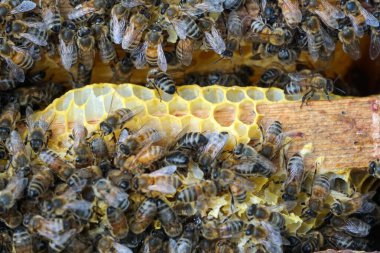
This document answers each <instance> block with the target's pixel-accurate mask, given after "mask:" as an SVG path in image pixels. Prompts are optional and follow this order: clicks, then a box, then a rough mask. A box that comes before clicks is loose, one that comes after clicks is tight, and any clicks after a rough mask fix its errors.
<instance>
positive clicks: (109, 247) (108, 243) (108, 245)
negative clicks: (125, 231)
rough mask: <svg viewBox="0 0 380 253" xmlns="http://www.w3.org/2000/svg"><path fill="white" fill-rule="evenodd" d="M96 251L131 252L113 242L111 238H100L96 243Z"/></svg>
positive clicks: (103, 252)
mask: <svg viewBox="0 0 380 253" xmlns="http://www.w3.org/2000/svg"><path fill="white" fill-rule="evenodd" d="M97 250H98V251H99V253H109V252H122V253H132V252H133V251H132V250H131V249H130V248H128V247H127V246H125V245H123V244H120V243H118V242H116V241H115V239H114V238H113V237H112V236H109V235H108V236H102V237H101V238H100V240H98V242H97Z"/></svg>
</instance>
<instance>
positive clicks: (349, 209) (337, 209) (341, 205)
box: [330, 192, 375, 216]
mask: <svg viewBox="0 0 380 253" xmlns="http://www.w3.org/2000/svg"><path fill="white" fill-rule="evenodd" d="M374 195H375V192H368V193H365V194H359V196H354V197H352V198H350V199H348V200H336V201H335V202H334V203H332V205H331V207H330V211H331V212H332V213H333V214H334V215H336V216H347V215H350V214H353V213H370V212H372V211H373V210H374V207H375V206H374V205H373V204H372V203H371V202H369V199H371V198H372V197H373V196H374Z"/></svg>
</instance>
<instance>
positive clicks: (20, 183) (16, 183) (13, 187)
mask: <svg viewBox="0 0 380 253" xmlns="http://www.w3.org/2000/svg"><path fill="white" fill-rule="evenodd" d="M27 185H28V179H27V178H24V177H23V178H19V177H15V178H13V179H12V180H11V182H9V184H8V185H7V187H6V189H7V190H9V191H11V192H12V194H13V196H14V197H15V198H18V197H19V196H20V195H21V194H22V192H23V191H24V189H25V187H26V186H27Z"/></svg>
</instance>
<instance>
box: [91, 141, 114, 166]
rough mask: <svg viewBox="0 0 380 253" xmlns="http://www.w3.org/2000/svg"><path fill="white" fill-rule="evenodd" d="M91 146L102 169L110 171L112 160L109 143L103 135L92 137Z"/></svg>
mask: <svg viewBox="0 0 380 253" xmlns="http://www.w3.org/2000/svg"><path fill="white" fill-rule="evenodd" d="M90 147H91V151H92V154H93V155H94V158H95V162H96V164H97V165H98V166H99V167H100V169H101V170H102V171H108V170H109V169H110V168H111V161H110V160H109V159H110V153H109V150H108V146H107V143H106V142H105V141H104V139H103V138H102V137H95V138H92V139H91V142H90Z"/></svg>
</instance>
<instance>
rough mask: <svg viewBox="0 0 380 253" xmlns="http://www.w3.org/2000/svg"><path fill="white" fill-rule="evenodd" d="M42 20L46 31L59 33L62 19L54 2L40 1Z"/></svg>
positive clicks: (50, 0)
mask: <svg viewBox="0 0 380 253" xmlns="http://www.w3.org/2000/svg"><path fill="white" fill-rule="evenodd" d="M40 3H41V6H40V7H41V9H42V13H41V15H42V19H43V21H44V23H45V25H46V28H47V30H48V31H52V32H53V33H59V31H60V30H61V25H62V17H61V13H60V10H59V8H58V5H57V4H56V1H55V0H49V1H40Z"/></svg>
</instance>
